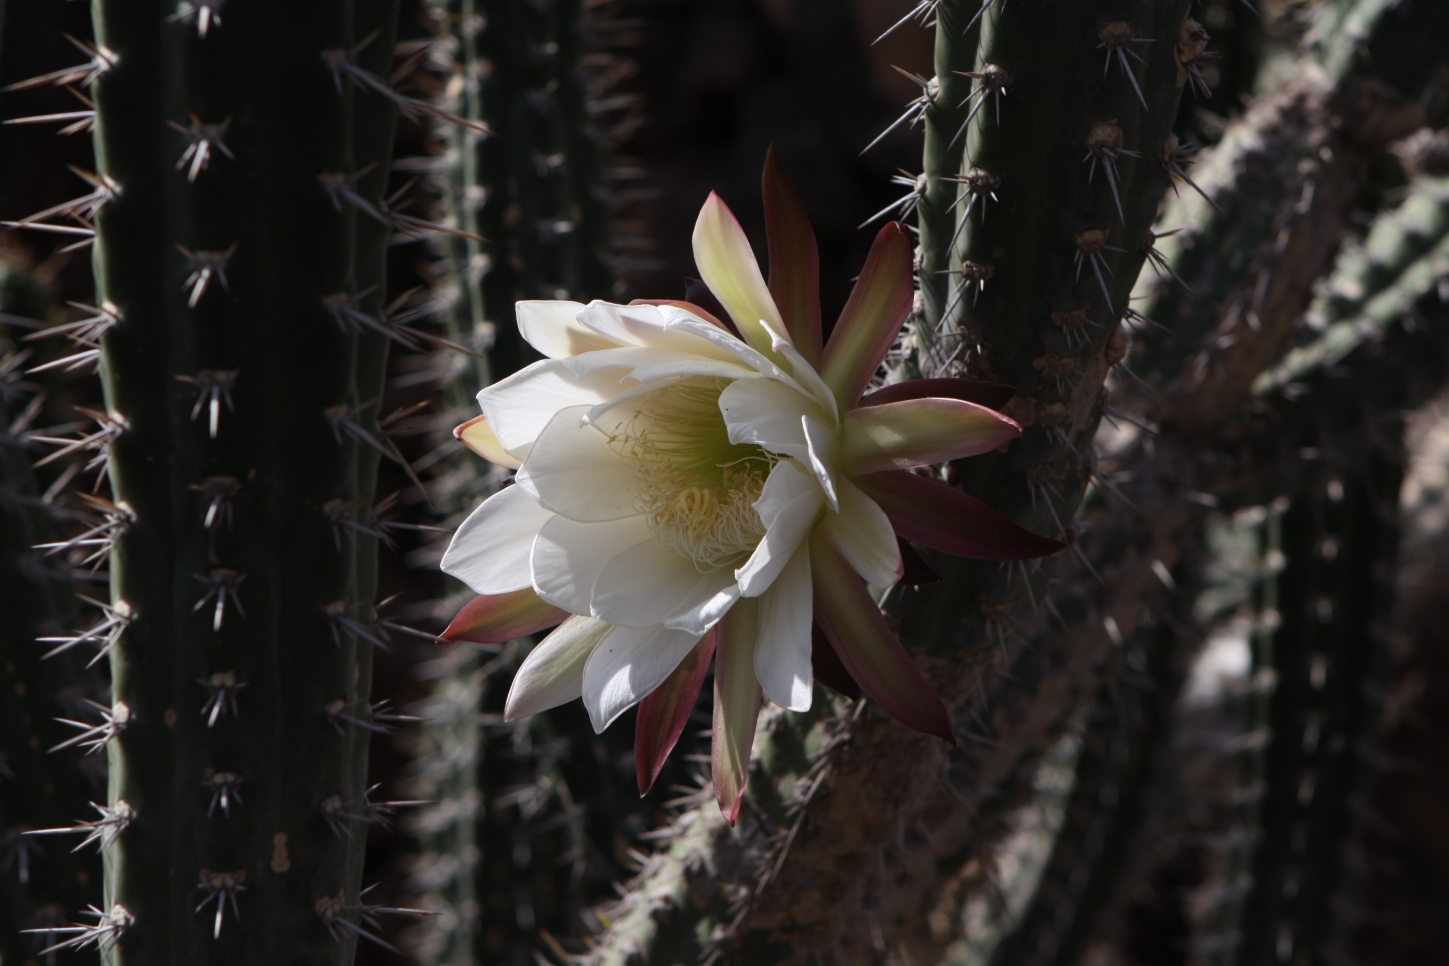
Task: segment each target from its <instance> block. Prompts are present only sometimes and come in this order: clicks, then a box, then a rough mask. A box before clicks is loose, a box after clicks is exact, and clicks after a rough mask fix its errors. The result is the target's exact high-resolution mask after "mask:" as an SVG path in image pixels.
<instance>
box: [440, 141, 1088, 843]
mask: <svg viewBox="0 0 1449 966" xmlns="http://www.w3.org/2000/svg"><path fill="white" fill-rule="evenodd" d="M764 190H765V196H766V198H767V200H768V202H769V204H768V205H767V220H768V221H769V231H768V242H769V249H770V265H771V269H772V276H771V278H770V280H769V282H768V283H767V282H766V280H765V278H764V277H763V275H762V274H761V272H760V269H759V265H758V264H757V262H756V260H755V256H754V254H753V252H752V251H751V248H750V245H749V241H748V240H747V239H746V237H745V233H744V231H743V229H742V228H741V227H740V225H739V222H738V221H737V220H736V219H735V217H734V216H733V214H731V212H730V210H729V209H728V207H726V205H725V203H724V202H723V201H722V200H721V199H720V198H719V197H718V196H717V195H714V194H711V195H710V197H709V199H708V200H707V201H706V202H705V205H704V207H703V209H702V210H701V212H700V215H699V218H698V221H697V222H696V225H695V230H694V255H695V262H696V265H697V266H698V269H699V272H700V275H701V277H702V278H703V279H704V281H705V282H706V284H707V285H708V286H709V288H710V291H711V292H712V293H713V294H714V295H715V296H716V297H717V298H718V300H719V302H720V303H721V305H723V306H724V308H725V310H726V312H727V313H728V316H729V319H728V321H726V320H721V319H718V318H716V317H714V316H713V315H711V314H710V313H709V312H707V311H706V310H704V309H702V308H700V307H698V306H696V305H692V304H689V303H686V302H678V301H650V302H636V303H633V304H630V305H613V304H609V303H605V302H593V303H591V304H589V305H583V304H580V303H576V302H558V301H530V302H520V303H518V308H517V311H518V325H519V330H520V334H521V335H522V336H523V338H524V339H525V340H527V341H528V342H529V344H530V345H532V346H533V347H534V348H536V349H537V350H538V351H539V352H541V353H542V354H543V355H545V356H546V357H547V358H546V359H545V360H543V361H541V362H537V363H535V364H533V365H531V366H529V367H527V368H526V369H524V370H522V371H521V372H519V373H517V374H516V375H514V376H512V377H510V378H508V379H505V380H503V381H502V382H500V383H498V384H496V385H494V386H491V387H489V388H487V389H484V390H483V391H482V392H481V393H479V396H478V399H479V403H480V405H481V407H482V410H483V415H482V416H480V417H478V418H476V419H474V420H472V421H470V422H469V423H466V424H464V425H463V426H461V427H459V430H458V434H459V438H460V439H462V440H463V441H464V442H465V443H466V444H468V445H469V446H470V448H472V449H473V450H474V451H475V452H478V453H479V454H481V455H483V456H484V457H485V458H487V459H490V460H492V461H493V462H495V463H498V464H501V465H504V466H509V467H512V468H514V469H515V470H516V475H515V477H514V482H513V485H511V486H509V487H506V488H505V489H503V490H502V491H501V492H499V493H498V494H496V495H494V496H493V497H491V498H490V499H489V500H487V501H486V502H484V503H483V504H482V505H481V506H480V507H479V508H478V509H477V510H475V511H474V512H473V514H472V515H471V516H470V517H469V518H468V520H467V521H466V522H465V523H464V524H463V525H462V526H461V527H460V528H459V530H458V532H457V534H456V535H455V536H454V538H453V541H452V544H451V546H450V547H449V550H448V553H447V555H446V556H445V557H444V560H443V569H444V570H445V571H447V572H448V573H450V574H452V575H453V576H455V577H458V578H459V579H460V580H462V581H464V582H465V583H467V584H468V585H469V586H470V587H471V588H472V589H473V590H474V591H475V592H477V593H478V594H479V595H480V596H479V597H478V598H477V599H475V600H474V601H473V602H471V603H470V604H469V605H468V606H467V607H466V608H465V609H464V611H463V612H462V613H461V614H460V615H459V617H458V619H457V620H455V621H454V622H453V625H452V626H451V627H450V628H449V629H448V631H447V632H446V635H445V636H448V637H451V638H454V639H466V640H474V641H483V642H488V641H497V640H506V639H509V638H512V637H517V636H519V635H520V634H523V633H529V632H533V631H539V630H542V629H544V628H546V627H550V626H553V625H558V627H557V629H556V630H555V631H553V633H551V634H550V635H549V636H548V637H547V638H545V639H544V640H543V641H542V642H541V643H540V644H539V645H538V646H537V647H536V648H535V649H534V651H533V652H532V654H530V655H529V657H528V659H527V660H526V661H525V662H524V664H523V666H522V667H521V668H520V670H519V673H518V675H517V677H516V679H515V681H514V683H513V687H512V690H511V692H510V694H509V697H508V703H507V708H506V715H507V717H508V718H510V719H516V718H519V717H522V716H525V715H529V714H533V713H536V712H539V711H543V710H545V709H547V708H550V707H554V706H556V705H559V704H562V703H564V702H567V701H570V700H573V699H574V698H579V697H582V699H583V701H584V705H585V707H586V708H587V710H588V712H589V715H590V718H591V720H592V722H593V725H594V727H595V729H596V730H599V731H602V730H603V729H604V728H606V727H607V726H608V725H609V724H610V723H611V722H613V721H614V720H615V719H616V718H618V716H619V715H620V714H622V713H623V712H625V711H626V710H628V709H629V708H631V707H633V706H634V705H636V704H640V703H641V702H642V703H643V706H642V707H641V710H640V714H639V732H640V734H639V738H638V739H637V740H636V757H637V759H638V765H639V779H640V788H641V791H647V789H648V787H649V786H650V785H652V783H653V780H654V778H655V777H656V776H657V774H658V771H659V767H660V765H661V764H662V762H663V760H664V758H665V757H666V756H667V755H668V753H669V751H670V750H671V749H672V746H673V744H674V742H675V741H676V740H677V738H678V735H679V732H680V730H681V729H682V727H683V723H684V719H685V718H686V717H687V716H688V713H689V710H690V708H691V707H692V706H693V704H694V699H695V697H696V696H697V694H698V691H699V688H700V687H701V686H702V682H703V678H704V670H705V668H706V667H707V665H708V660H709V657H710V655H711V652H712V653H713V657H714V661H715V665H714V666H715V729H714V738H713V763H714V784H715V795H716V798H717V800H718V802H719V806H720V809H721V811H722V812H723V813H724V814H725V816H726V817H727V818H729V819H730V821H731V822H733V821H734V818H735V816H736V815H737V814H738V810H739V807H740V802H741V797H742V795H743V792H744V785H745V776H746V772H747V770H748V764H749V753H750V746H751V743H752V740H753V736H754V731H755V723H756V718H757V715H758V710H759V704H760V700H761V695H762V693H763V694H764V695H765V696H768V697H769V698H770V700H771V701H773V702H775V703H776V704H778V705H780V706H782V707H785V708H789V709H791V710H795V711H804V710H808V709H809V707H810V703H811V694H812V689H813V683H814V672H813V668H812V628H813V627H814V625H816V624H818V625H819V626H820V628H821V629H822V630H823V632H824V637H825V639H826V640H828V641H829V644H830V646H831V647H832V649H833V651H834V653H835V655H836V656H837V657H838V658H839V662H840V663H841V664H843V665H844V667H845V669H846V670H847V671H848V672H849V674H850V676H851V677H852V678H854V680H855V682H856V683H858V684H859V686H860V688H861V690H862V691H863V692H864V693H865V694H867V695H868V696H870V697H871V698H873V699H874V700H875V701H877V702H878V703H879V704H880V705H881V706H882V707H883V708H884V709H886V710H887V711H888V712H890V713H891V714H892V715H893V716H894V717H896V718H897V719H898V720H900V721H901V722H902V723H903V724H905V725H907V726H909V727H911V728H914V729H916V730H918V731H921V732H924V733H927V734H933V735H937V736H939V737H941V738H943V739H945V740H947V741H954V739H953V737H952V730H951V726H950V722H949V720H948V718H947V714H946V710H945V707H944V706H943V705H942V703H941V701H940V699H939V698H938V697H937V695H936V693H935V692H934V690H932V688H931V686H930V684H929V683H928V682H927V681H926V678H925V676H924V675H923V674H922V673H921V671H920V670H919V669H918V668H917V667H916V666H915V664H914V663H913V662H912V661H911V659H910V658H909V657H908V656H907V654H906V651H905V649H904V648H903V647H902V645H901V643H900V642H899V641H898V640H897V639H896V636H895V634H894V633H893V632H892V631H891V629H890V628H889V627H888V625H887V624H886V621H885V619H884V618H883V617H882V615H881V613H880V610H879V608H878V607H877V605H876V603H875V600H874V599H873V598H872V597H871V595H870V593H869V591H868V590H867V585H869V586H871V587H876V588H885V587H889V586H891V585H893V584H895V583H897V582H898V581H899V580H900V579H901V577H902V575H903V573H904V570H905V567H904V560H903V556H902V542H901V539H900V538H901V537H906V538H909V539H912V540H916V541H919V542H920V543H923V544H925V545H927V546H930V547H934V548H936V549H938V550H943V551H945V552H948V553H956V554H963V555H967V556H974V557H983V558H987V559H994V560H1019V559H1026V558H1032V557H1038V556H1042V555H1044V554H1048V553H1052V552H1055V551H1056V550H1058V549H1060V547H1061V545H1060V544H1059V543H1057V542H1056V541H1054V540H1049V539H1045V538H1042V537H1039V536H1036V535H1034V534H1031V533H1029V532H1027V531H1025V530H1022V529H1021V528H1019V527H1017V526H1016V525H1015V524H1013V523H1011V522H1010V521H1008V520H1007V519H1006V518H1005V517H1004V516H1002V515H1000V514H998V513H997V512H996V511H994V510H992V509H990V508H989V507H987V506H985V505H984V504H982V503H979V502H977V501H975V500H973V499H972V498H971V497H969V496H967V495H965V494H963V493H961V492H959V491H957V490H954V489H952V488H951V487H948V486H946V485H944V484H941V483H937V482H934V481H932V480H930V479H927V478H925V477H922V476H918V475H914V474H913V473H911V472H910V471H911V470H912V469H913V468H915V467H920V466H929V465H931V464H936V463H941V462H944V461H947V460H952V459H958V458H961V457H967V456H974V455H977V454H980V453H985V452H989V451H991V450H994V449H996V448H997V447H999V446H1001V445H1003V444H1005V443H1007V442H1009V441H1010V440H1012V439H1014V438H1015V437H1016V436H1018V435H1020V433H1021V427H1020V426H1018V425H1017V423H1015V422H1014V421H1012V420H1011V419H1009V418H1007V417H1006V416H1004V415H1002V414H1001V413H999V412H997V411H996V410H994V409H992V408H990V406H988V405H983V400H987V401H991V400H995V399H999V398H1000V395H1001V387H997V386H994V385H989V384H981V383H974V382H970V381H967V380H955V379H945V380H928V381H922V382H919V383H913V384H905V385H900V386H893V387H891V388H890V389H889V390H886V391H884V392H883V393H871V394H865V390H866V389H867V387H868V386H869V384H870V381H871V378H872V376H873V375H874V374H875V372H876V370H877V368H878V367H879V366H880V364H881V362H882V361H883V359H884V357H885V355H886V353H887V351H888V350H889V348H890V346H891V345H892V343H893V342H894V341H895V340H896V337H897V334H898V333H899V331H900V328H901V326H902V324H903V323H904V322H905V320H906V317H907V316H908V314H909V312H910V308H911V301H912V295H913V286H912V274H911V258H912V240H911V236H910V235H909V233H908V232H907V231H906V229H905V228H904V227H903V226H902V225H900V224H899V223H891V224H888V225H886V226H885V227H884V228H882V229H881V230H880V232H879V234H878V235H877V236H876V239H875V244H874V247H873V248H872V250H871V252H870V255H869V257H868V259H867V262H866V265H865V267H864V269H863V271H862V272H861V274H860V278H859V280H858V282H857V284H856V286H855V289H854V291H853V293H852V294H851V297H850V299H849V300H848V302H847V304H846V306H845V308H844V310H843V311H842V313H841V316H840V318H839V319H838V320H837V322H836V325H835V327H834V329H833V331H832V333H831V337H830V339H829V341H828V342H824V343H823V344H822V339H821V334H820V325H819V318H820V311H819V300H818V291H817V274H818V270H817V265H818V256H817V254H816V249H815V239H814V234H813V232H812V231H811V229H810V227H809V223H808V221H807V219H806V218H805V215H804V212H803V210H802V209H801V208H800V205H799V201H798V199H797V197H796V195H795V192H794V189H793V187H792V186H791V185H790V183H789V181H788V179H787V177H786V176H785V174H784V170H783V167H782V166H781V165H780V163H779V161H778V159H777V158H776V157H775V156H774V154H773V152H772V153H771V156H770V158H769V159H768V160H767V163H766V168H765V177H764ZM731 323H732V324H731Z"/></svg>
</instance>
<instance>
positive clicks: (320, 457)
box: [94, 0, 396, 966]
mask: <svg viewBox="0 0 1449 966" xmlns="http://www.w3.org/2000/svg"><path fill="white" fill-rule="evenodd" d="M215 14H220V16H216V15H215ZM203 18H204V19H203ZM395 18H396V3H395V0H327V2H317V3H308V4H304V5H300V6H298V5H285V6H279V5H275V4H270V5H269V4H235V5H229V6H227V7H226V8H225V9H219V5H218V4H215V3H201V2H198V3H196V4H183V5H182V8H181V12H180V13H179V14H178V10H177V8H176V6H175V5H174V4H168V3H163V2H160V0H124V2H122V0H98V2H97V4H96V7H95V22H96V37H97V43H98V44H99V45H100V46H101V47H103V48H104V49H106V50H107V51H109V52H110V54H111V55H112V56H113V57H114V61H115V63H114V67H113V68H112V69H110V70H109V71H107V72H106V73H105V74H104V75H103V76H102V77H101V78H100V79H99V80H98V81H97V83H96V85H95V87H94V94H95V100H96V108H97V121H96V135H95V136H96V146H97V152H96V153H97V157H98V163H99V170H100V171H101V173H102V174H104V175H105V176H106V177H108V178H110V179H112V180H113V181H114V183H115V184H116V185H117V186H118V189H117V192H116V196H115V198H114V199H113V201H112V202H111V203H110V204H108V205H106V207H105V208H104V209H103V210H102V211H101V212H100V214H99V217H98V219H97V229H98V235H97V241H96V250H95V268H96V276H97V284H98V288H99V296H98V297H99V298H101V299H106V300H109V301H110V302H112V303H114V304H115V306H116V307H117V309H118V311H119V314H120V321H119V322H118V323H117V324H116V325H115V327H114V328H113V329H112V330H111V331H109V332H108V333H107V334H106V336H105V338H104V341H103V352H102V361H101V374H102V379H103V385H104V390H105V400H106V407H107V411H108V412H109V414H110V417H111V418H112V419H113V420H114V421H115V422H117V423H118V424H119V425H120V426H121V430H120V432H119V435H118V436H117V438H116V440H115V443H114V445H113V447H112V449H111V453H110V477H111V481H112V485H113V488H114V491H115V495H116V498H117V499H118V500H124V501H126V502H127V503H128V504H129V505H130V506H131V508H132V509H133V510H134V512H135V517H136V520H135V523H134V524H133V525H132V526H131V527H130V529H129V530H128V531H127V532H126V533H125V535H124V536H123V537H122V538H121V539H120V540H119V541H118V543H117V546H116V549H115V552H114V554H113V557H112V562H111V575H112V583H111V593H112V601H113V606H114V607H117V608H122V609H123V610H124V612H125V613H126V614H128V615H129V622H128V624H127V626H126V628H125V630H124V633H123V634H122V635H121V639H120V642H119V643H118V644H117V646H116V648H115V649H114V651H113V652H112V655H111V669H112V677H113V682H114V697H115V701H116V702H117V706H118V707H119V705H120V704H121V703H124V704H125V705H126V706H127V708H128V709H129V710H130V714H131V722H130V726H129V727H128V728H127V729H126V730H125V731H124V732H123V733H122V734H121V736H120V737H119V738H117V739H116V740H114V741H112V742H111V744H110V747H109V755H110V764H111V790H110V791H111V794H110V797H111V806H112V807H113V808H114V807H119V805H120V803H121V802H123V801H124V802H125V803H127V805H128V806H129V808H130V809H131V810H132V811H133V813H134V817H133V818H132V820H131V821H130V822H129V824H128V825H127V827H126V828H125V829H124V831H122V832H121V834H120V835H119V836H118V837H117V838H116V840H115V842H114V844H112V845H111V846H110V847H109V848H108V849H107V850H106V852H105V861H106V900H105V901H106V907H105V908H106V910H107V915H109V916H111V919H110V920H109V921H110V922H112V923H113V924H114V923H117V922H119V923H120V924H121V926H122V927H123V928H119V929H112V931H111V934H110V935H108V936H105V937H102V939H103V943H102V944H103V945H106V946H109V947H110V952H109V953H108V961H110V962H112V963H116V964H126V963H136V964H141V963H144V964H147V966H155V964H160V963H177V964H179V963H188V964H199V963H256V962H264V961H275V962H288V963H315V964H324V963H326V964H345V963H350V962H351V961H352V956H353V947H354V945H355V943H356V941H357V938H358V936H359V935H362V934H366V933H370V932H372V931H373V930H375V928H376V926H375V925H374V924H373V922H371V921H369V918H368V913H369V910H367V909H366V908H364V906H363V903H362V900H361V899H360V898H359V894H358V892H359V879H360V876H361V871H362V843H363V840H364V838H365V836H364V834H362V827H361V823H362V821H363V820H365V819H366V818H367V817H368V816H367V812H366V807H367V806H366V804H365V802H364V787H365V771H366V755H367V732H366V731H365V730H364V729H362V728H357V727H355V726H350V725H347V724H346V723H345V722H344V723H341V724H340V725H339V724H338V723H337V721H336V719H334V720H333V721H329V716H328V715H327V713H326V712H325V710H324V709H325V708H326V706H327V705H329V704H330V703H332V702H334V701H338V700H341V701H342V702H343V703H344V705H345V707H347V708H348V709H349V713H350V714H352V715H354V716H358V717H362V718H364V719H365V718H366V716H367V714H368V707H369V706H368V694H369V689H370V685H371V663H372V662H371V647H372V646H373V645H372V644H371V643H369V641H368V640H366V639H365V637H364V636H363V635H360V634H357V633H354V632H353V629H354V628H355V627H357V626H363V627H366V626H367V625H368V624H370V622H371V620H372V614H371V604H372V597H373V589H374V583H375V580H376V547H375V543H374V541H373V540H372V539H371V538H370V537H367V536H366V535H364V534H362V533H358V532H355V531H354V530H351V529H349V530H347V531H345V532H344V531H343V530H342V528H340V527H335V526H334V525H333V524H332V523H331V522H329V520H328V517H327V516H326V515H325V513H324V509H323V508H324V506H325V505H326V504H328V502H329V501H333V500H338V499H340V500H343V501H356V504H357V505H361V506H370V505H371V502H372V500H371V496H372V491H373V485H374V477H375V473H376V464H377V459H378V452H379V449H380V448H381V447H380V445H379V444H378V439H379V437H378V436H377V435H376V428H375V427H376V416H377V414H376V412H375V409H376V406H377V404H378V398H379V396H380V394H381V389H382V380H383V369H384V363H385V359H386V352H387V346H386V340H385V339H384V338H383V337H382V336H381V335H378V334H375V333H373V332H369V331H367V330H364V329H362V328H361V327H355V328H346V327H343V326H340V325H339V323H338V322H337V320H336V319H335V317H334V314H333V313H330V312H329V311H328V309H327V308H326V307H325V306H324V299H328V298H329V297H333V296H338V295H345V296H346V297H347V299H349V300H351V301H352V303H353V304H354V305H355V306H356V307H358V308H359V309H360V310H362V311H365V312H371V313H376V312H377V311H378V309H379V306H380V304H381V300H382V288H381V283H382V281H383V256H384V251H385V245H386V236H387V232H388V228H387V227H386V226H385V225H382V224H380V223H378V220H377V219H376V218H370V217H368V215H367V214H365V213H364V211H362V210H359V208H362V207H365V206H367V205H372V206H376V205H378V203H379V199H380V197H381V195H382V190H383V187H384V184H385V181H386V177H387V172H388V170H389V167H390V163H391V146H392V130H393V124H394V118H395V113H396V112H395V107H394V104H393V103H392V102H391V101H390V99H389V98H387V97H385V96H383V95H382V94H381V93H380V92H379V91H377V90H373V89H368V88H367V87H366V86H365V84H363V83H360V82H359V81H358V77H359V76H361V75H359V74H358V73H357V72H358V71H370V72H372V73H373V74H380V75H382V76H384V77H385V76H386V75H387V74H388V69H389V65H390V58H391V50H392V29H393V24H394V22H395ZM203 25H205V26H206V28H207V29H204V30H203V29H201V28H202V26H203ZM193 116H194V117H195V118H197V119H198V120H199V121H200V122H201V123H204V124H207V125H218V127H217V128H214V129H212V130H214V131H215V132H217V133H216V135H215V136H216V137H219V138H221V139H222V141H223V142H224V145H225V150H224V151H223V150H221V147H220V145H218V144H215V142H213V145H212V150H211V156H210V160H209V163H208V164H206V165H204V166H200V167H202V170H198V171H197V172H196V176H195V178H194V180H191V179H189V178H188V176H187V175H188V171H187V170H183V169H185V168H186V167H187V165H186V164H183V163H181V159H182V157H183V153H184V152H186V151H187V148H188V147H190V146H194V143H195V141H194V139H193V138H192V137H191V136H190V135H189V134H188V133H187V131H186V128H187V122H188V119H189V118H191V117H193ZM176 126H180V127H181V128H182V130H180V131H178V130H175V127H176ZM188 160H190V158H188ZM339 186H341V187H339ZM374 210H376V209H375V208H374ZM218 373H227V374H229V375H227V376H224V377H222V378H223V379H224V380H225V381H228V382H229V383H230V390H229V393H227V394H225V398H224V400H219V402H218V407H217V409H218V411H217V417H216V419H217V423H216V429H215V432H211V431H210V427H209V425H208V420H207V419H194V418H193V413H194V412H195V411H196V410H198V409H199V410H201V411H205V410H207V409H208V406H206V405H201V406H199V405H198V398H197V393H198V388H204V386H205V384H206V382H207V380H208V379H209V380H210V382H211V384H213V385H214V384H216V380H217V378H218V377H217V374H218ZM208 374H211V375H210V376H208ZM204 401H205V400H204ZM218 479H224V480H225V481H227V485H226V486H225V487H222V488H221V489H220V492H224V493H225V494H227V495H226V496H224V497H223V501H224V502H225V503H226V507H225V512H222V513H219V514H215V515H213V516H212V517H211V519H210V523H209V524H208V514H207V508H208V499H207V493H208V492H216V491H217V487H215V486H212V485H211V484H209V483H208V481H216V480H218ZM338 614H342V615H344V616H346V617H350V618H352V619H353V620H354V621H356V622H357V623H356V624H348V623H347V622H346V621H344V620H340V619H339V618H338V617H337V615H338ZM231 674H234V675H235V680H236V681H237V682H242V683H244V684H245V688H244V689H243V690H233V691H232V692H231V694H232V696H233V699H234V702H235V703H234V706H233V705H232V704H231V703H230V702H227V703H226V705H225V707H224V709H223V711H222V712H221V713H220V714H218V715H216V716H215V719H214V721H213V720H212V719H211V716H210V715H209V714H204V713H203V712H204V709H205V708H206V705H207V702H208V701H213V700H217V699H218V698H219V695H218V694H217V690H218V685H217V682H218V681H223V682H224V681H226V680H228V678H227V676H228V675H231ZM213 675H222V677H221V678H219V679H218V678H213ZM220 697H222V698H224V697H225V696H220ZM329 799H331V800H332V801H333V804H334V805H335V803H337V802H340V803H341V805H340V812H337V810H336V809H333V813H332V814H326V815H324V810H325V809H326V808H327V806H325V805H324V803H326V802H328V800H329ZM329 819H330V820H329ZM198 907H200V908H198ZM238 916H240V918H241V920H242V922H241V923H238V922H237V921H236V920H237V917H238Z"/></svg>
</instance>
